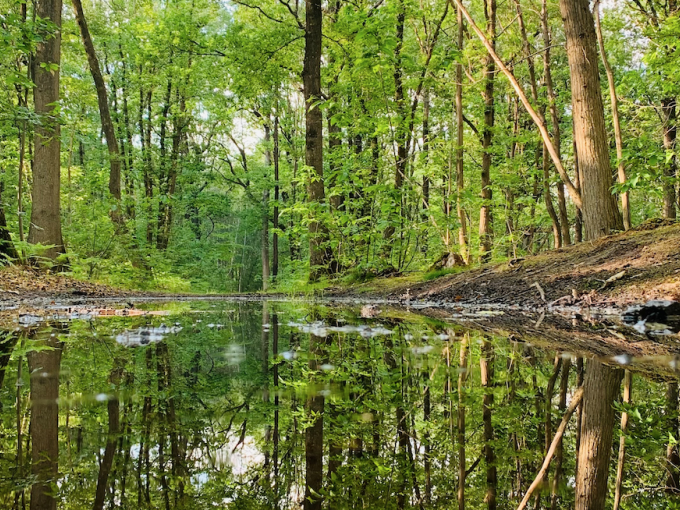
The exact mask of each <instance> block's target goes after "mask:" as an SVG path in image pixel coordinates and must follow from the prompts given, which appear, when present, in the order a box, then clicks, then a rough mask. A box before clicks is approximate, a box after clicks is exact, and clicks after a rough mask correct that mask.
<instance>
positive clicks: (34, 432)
mask: <svg viewBox="0 0 680 510" xmlns="http://www.w3.org/2000/svg"><path fill="white" fill-rule="evenodd" d="M44 345H45V346H47V347H49V348H50V349H48V350H42V351H38V352H35V351H34V352H30V353H29V354H28V369H29V371H30V373H31V401H32V402H33V407H32V410H31V425H30V431H31V432H30V434H31V445H32V448H31V458H32V472H33V476H35V477H36V482H35V483H34V484H33V486H32V487H31V510H56V508H57V500H56V498H55V492H56V487H57V476H58V472H59V469H58V461H59V404H58V401H59V369H60V367H61V342H59V341H58V340H57V338H56V336H49V337H48V338H47V339H46V340H45V341H44Z"/></svg>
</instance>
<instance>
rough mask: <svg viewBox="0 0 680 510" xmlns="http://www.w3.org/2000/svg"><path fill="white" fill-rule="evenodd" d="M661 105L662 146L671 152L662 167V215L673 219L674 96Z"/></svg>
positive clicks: (675, 116) (675, 212)
mask: <svg viewBox="0 0 680 510" xmlns="http://www.w3.org/2000/svg"><path fill="white" fill-rule="evenodd" d="M661 106H662V108H663V119H664V126H663V147H664V149H666V153H669V152H672V153H673V155H672V156H671V158H670V159H669V160H668V163H666V165H665V167H664V178H665V179H664V184H663V217H664V218H669V219H675V218H676V216H677V206H676V205H677V204H676V203H675V201H676V192H675V178H676V177H677V175H678V161H677V156H676V155H675V153H674V151H675V143H676V138H677V134H678V126H677V101H676V99H675V98H674V97H671V98H666V99H664V100H662V101H661Z"/></svg>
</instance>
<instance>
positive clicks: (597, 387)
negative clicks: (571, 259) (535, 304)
mask: <svg viewBox="0 0 680 510" xmlns="http://www.w3.org/2000/svg"><path fill="white" fill-rule="evenodd" d="M560 1H561V2H564V1H565V0H560ZM578 1H580V0H578ZM622 378H623V370H621V369H619V368H611V367H608V366H606V365H603V364H602V363H600V362H599V361H596V360H595V359H591V360H589V361H588V365H587V367H586V375H585V381H584V394H583V404H582V405H583V416H582V423H581V427H582V428H581V444H580V449H579V455H578V461H577V462H578V474H577V477H576V496H575V499H576V505H575V510H600V509H602V508H604V507H605V501H606V499H607V490H608V487H607V479H608V478H609V461H610V458H611V454H612V436H613V430H614V407H613V403H614V401H615V400H616V399H617V398H618V395H619V391H620V388H621V379H622Z"/></svg>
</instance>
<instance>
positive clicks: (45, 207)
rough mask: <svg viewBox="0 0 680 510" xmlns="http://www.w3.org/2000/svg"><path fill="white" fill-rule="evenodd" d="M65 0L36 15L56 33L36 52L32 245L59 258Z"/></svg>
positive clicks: (43, 2) (52, 1) (44, 4)
mask: <svg viewBox="0 0 680 510" xmlns="http://www.w3.org/2000/svg"><path fill="white" fill-rule="evenodd" d="M61 7H62V2H61V0H40V1H39V2H38V3H37V6H36V15H37V17H39V18H40V19H44V20H49V21H50V22H51V23H53V24H54V25H55V27H56V33H55V34H54V35H53V36H52V37H50V38H48V39H47V40H46V41H44V42H41V43H40V44H38V47H37V49H36V52H35V79H34V83H35V87H34V88H33V101H34V104H35V113H36V115H37V116H38V117H39V118H40V123H39V124H38V125H36V126H35V136H34V143H35V154H34V162H33V192H32V198H33V206H32V209H31V224H30V228H29V233H28V242H29V243H32V244H37V243H40V244H43V245H50V246H53V247H52V248H50V249H48V250H47V251H46V252H45V253H44V256H46V257H49V258H51V259H56V258H57V256H58V255H59V254H61V253H64V241H63V239H62V235H61V217H60V213H61V204H60V196H59V190H60V175H61V159H60V149H61V128H60V124H59V111H58V109H57V108H56V106H55V105H57V104H58V101H59V71H60V65H61Z"/></svg>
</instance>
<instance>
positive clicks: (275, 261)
mask: <svg viewBox="0 0 680 510" xmlns="http://www.w3.org/2000/svg"><path fill="white" fill-rule="evenodd" d="M280 157H281V154H280V152H279V112H278V109H277V111H276V116H275V117H274V212H273V214H272V226H273V227H274V233H273V234H272V277H273V279H274V280H276V277H277V276H278V275H279V232H278V230H279V160H280Z"/></svg>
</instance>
